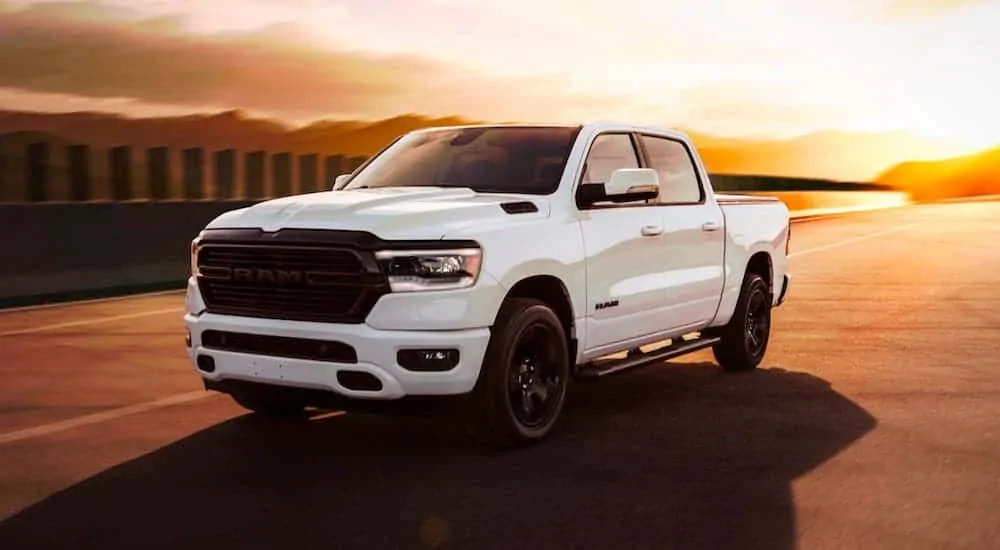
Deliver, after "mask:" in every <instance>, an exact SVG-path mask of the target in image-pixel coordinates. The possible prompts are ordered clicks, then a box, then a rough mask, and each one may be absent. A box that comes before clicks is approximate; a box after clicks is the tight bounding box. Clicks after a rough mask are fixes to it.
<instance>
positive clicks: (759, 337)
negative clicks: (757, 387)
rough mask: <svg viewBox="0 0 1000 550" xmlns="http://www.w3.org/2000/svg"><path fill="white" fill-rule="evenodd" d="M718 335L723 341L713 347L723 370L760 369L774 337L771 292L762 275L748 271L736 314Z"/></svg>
mask: <svg viewBox="0 0 1000 550" xmlns="http://www.w3.org/2000/svg"><path fill="white" fill-rule="evenodd" d="M718 334H719V336H720V337H721V340H719V342H717V343H716V344H715V345H714V346H712V353H713V355H715V360H716V361H718V363H719V365H720V366H721V367H722V368H723V369H724V370H726V371H728V372H742V371H748V370H753V369H755V368H757V366H758V365H759V364H760V362H761V361H762V360H763V359H764V354H765V353H767V344H768V342H769V341H770V338H771V291H770V289H769V288H768V286H767V282H765V281H764V278H763V277H761V276H760V275H758V274H756V273H747V275H746V277H745V278H744V279H743V287H742V288H741V289H740V297H739V300H738V301H737V302H736V310H735V311H734V312H733V317H732V318H731V319H730V320H729V323H727V324H726V326H725V327H723V328H722V330H721V331H719V333H718Z"/></svg>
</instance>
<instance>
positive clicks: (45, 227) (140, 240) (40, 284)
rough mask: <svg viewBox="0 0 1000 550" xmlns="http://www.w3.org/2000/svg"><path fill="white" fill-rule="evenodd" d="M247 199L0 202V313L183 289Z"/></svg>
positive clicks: (805, 205)
mask: <svg viewBox="0 0 1000 550" xmlns="http://www.w3.org/2000/svg"><path fill="white" fill-rule="evenodd" d="M748 194H758V195H769V196H776V197H779V198H780V199H781V200H782V201H784V202H785V203H786V204H787V205H788V207H789V209H790V210H791V211H792V216H793V218H800V217H803V216H815V215H822V214H836V213H844V212H856V211H861V210H871V209H875V208H889V207H894V206H901V205H903V204H906V203H907V202H908V199H907V197H906V195H905V194H903V193H881V192H874V191H873V192H864V191H861V192H831V191H805V192H801V191H785V192H755V193H748ZM254 202H255V201H252V200H203V201H189V202H184V201H163V202H159V201H157V202H104V203H100V202H91V203H76V204H73V203H43V204H24V203H22V204H0V229H2V230H0V247H2V250H3V258H4V261H3V262H0V307H14V306H20V305H30V304H35V303H45V302H54V301H66V300H77V299H84V298H93V297H101V296H111V295H119V294H129V293H133V292H143V291H152V290H164V289H169V288H181V287H182V286H183V284H184V281H185V280H186V279H187V276H188V273H189V270H190V266H189V262H190V242H191V239H192V238H194V236H195V235H197V234H198V232H199V231H200V230H201V229H202V227H204V226H205V224H207V223H208V222H209V221H210V220H211V219H212V218H214V217H216V216H218V215H219V214H221V213H223V212H226V211H229V210H233V209H236V208H242V207H244V206H248V205H250V204H253V203H254Z"/></svg>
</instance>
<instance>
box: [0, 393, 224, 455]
mask: <svg viewBox="0 0 1000 550" xmlns="http://www.w3.org/2000/svg"><path fill="white" fill-rule="evenodd" d="M211 395H215V394H213V393H210V392H207V391H193V392H188V393H181V394H178V395H172V396H170V397H165V398H163V399H157V400H156V401H149V402H146V403H139V404H138V405H129V406H127V407H120V408H117V409H111V410H109V411H103V412H99V413H94V414H88V415H85V416H78V417H76V418H70V419H68V420H61V421H59V422H53V423H51V424H43V425H41V426H36V427H34V428H26V429H24V430H18V431H16V432H9V433H5V434H0V445H3V444H6V443H13V442H15V441H22V440H25V439H30V438H32V437H38V436H41V435H48V434H52V433H55V432H61V431H65V430H69V429H72V428H78V427H80V426H87V425H89V424H97V423H99V422H107V421H108V420H114V419H116V418H121V417H123V416H128V415H131V414H137V413H141V412H146V411H151V410H153V409H159V408H161V407H169V406H171V405H179V404H181V403H189V402H191V401H197V400H199V399H204V398H206V397H209V396H211Z"/></svg>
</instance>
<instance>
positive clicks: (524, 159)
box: [344, 126, 580, 195]
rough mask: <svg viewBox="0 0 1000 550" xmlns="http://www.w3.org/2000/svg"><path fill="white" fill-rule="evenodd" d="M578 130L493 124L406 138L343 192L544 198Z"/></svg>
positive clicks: (559, 173) (556, 180)
mask: <svg viewBox="0 0 1000 550" xmlns="http://www.w3.org/2000/svg"><path fill="white" fill-rule="evenodd" d="M579 131H580V128H579V127H578V126H573V127H568V126H567V127H555V126H553V127H548V126H546V127H537V126H533V127H520V126H506V127H496V126H494V127H475V128H456V129H442V130H432V131H428V132H420V133H415V134H410V135H407V136H404V137H402V138H401V139H399V140H398V141H396V142H395V143H393V144H392V145H391V146H389V147H388V148H387V149H385V150H384V151H383V152H382V153H381V154H379V155H378V156H377V157H376V158H374V159H373V160H372V161H371V163H369V164H368V165H367V166H365V167H364V168H362V170H361V171H360V172H359V173H358V174H356V175H355V176H354V177H353V178H352V179H351V181H350V183H348V184H347V186H345V187H344V189H364V188H368V187H467V188H469V189H472V190H474V191H476V192H480V193H526V194H532V195H548V194H550V193H552V192H554V191H555V190H556V188H558V187H559V179H560V178H561V177H562V173H563V168H565V166H566V158H567V156H569V151H570V149H571V148H572V146H573V143H574V141H575V140H576V136H577V134H578V133H579Z"/></svg>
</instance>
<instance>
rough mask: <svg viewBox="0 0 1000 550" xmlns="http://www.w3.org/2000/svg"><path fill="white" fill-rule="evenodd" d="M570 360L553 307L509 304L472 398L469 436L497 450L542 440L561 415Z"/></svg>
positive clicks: (522, 302)
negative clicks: (471, 435) (497, 448)
mask: <svg viewBox="0 0 1000 550" xmlns="http://www.w3.org/2000/svg"><path fill="white" fill-rule="evenodd" d="M569 361H570V358H569V347H568V345H567V342H566V333H565V331H564V330H563V326H562V323H561V322H560V321H559V317H558V316H556V314H555V312H553V311H552V308H550V307H549V306H548V305H546V304H545V303H543V302H540V301H538V300H531V299H524V298H515V299H512V300H510V301H508V302H507V303H506V304H505V305H504V306H503V308H501V310H500V314H499V315H498V316H497V322H496V324H495V325H494V328H493V334H492V336H491V337H490V343H489V345H488V346H487V349H486V357H485V359H484V361H483V366H482V372H481V373H480V375H479V380H478V382H477V383H476V387H475V389H474V390H473V392H472V395H471V396H470V397H471V399H470V402H469V408H470V410H469V414H468V416H467V427H468V428H469V430H470V432H471V433H472V434H473V435H474V436H475V437H476V438H477V439H479V440H481V441H483V442H484V443H487V444H489V445H494V446H500V447H507V446H513V445H523V444H527V443H532V442H536V441H539V440H541V439H543V438H545V436H547V435H548V434H549V432H550V431H551V430H552V429H553V427H554V426H555V424H556V421H557V420H558V419H559V416H560V414H561V413H562V409H563V405H564V403H565V400H566V387H567V384H568V382H569Z"/></svg>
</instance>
